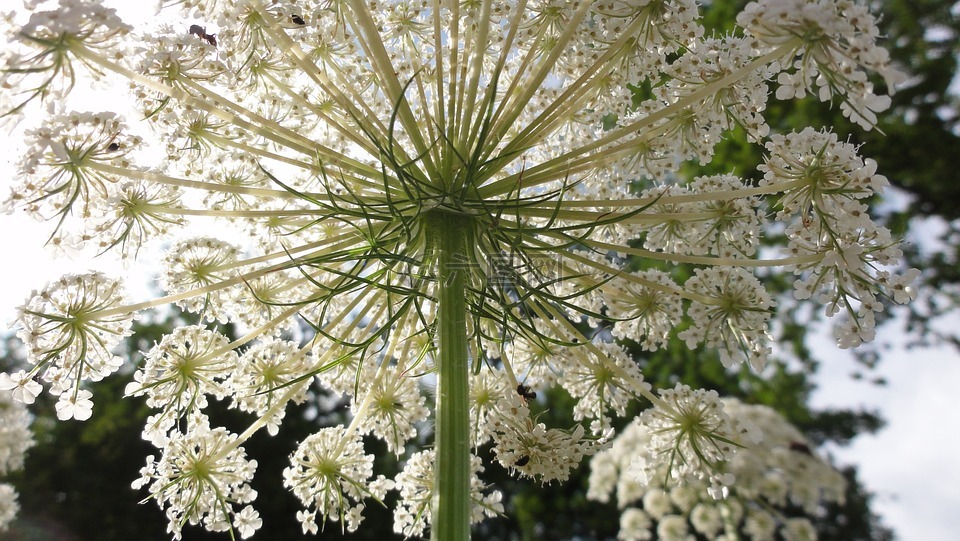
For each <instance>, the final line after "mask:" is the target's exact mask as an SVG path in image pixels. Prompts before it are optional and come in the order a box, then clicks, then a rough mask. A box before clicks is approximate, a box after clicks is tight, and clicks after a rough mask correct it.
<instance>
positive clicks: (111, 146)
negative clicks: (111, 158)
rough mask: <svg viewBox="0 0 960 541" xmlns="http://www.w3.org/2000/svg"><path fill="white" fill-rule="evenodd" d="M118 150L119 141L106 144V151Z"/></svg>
mask: <svg viewBox="0 0 960 541" xmlns="http://www.w3.org/2000/svg"><path fill="white" fill-rule="evenodd" d="M118 150H120V143H110V144H109V145H107V152H116V151H118Z"/></svg>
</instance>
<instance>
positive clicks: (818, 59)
mask: <svg viewBox="0 0 960 541" xmlns="http://www.w3.org/2000/svg"><path fill="white" fill-rule="evenodd" d="M737 23H738V24H740V25H741V26H743V28H744V32H745V33H746V34H747V35H749V36H751V37H755V38H756V39H757V40H758V42H760V43H762V44H763V46H764V47H766V48H775V47H777V46H779V45H781V44H783V43H785V42H788V41H790V40H791V39H794V38H797V37H801V38H802V39H803V41H804V43H803V45H802V46H800V47H797V50H796V51H794V52H793V53H791V55H790V56H786V57H784V58H783V60H782V63H783V64H784V66H785V67H786V68H787V69H786V70H785V71H783V72H781V73H780V74H779V76H778V77H777V83H778V84H779V85H780V86H779V87H778V88H777V98H779V99H791V98H800V97H803V96H804V95H805V94H806V93H808V92H809V93H810V94H813V95H815V96H818V97H819V98H820V100H821V101H828V100H830V99H831V98H833V97H835V96H838V95H839V96H841V97H842V99H843V101H842V102H841V110H842V111H843V114H844V115H845V116H848V117H850V120H852V121H854V122H856V123H858V124H860V125H861V126H863V127H864V128H866V129H870V128H872V127H873V126H874V125H876V123H877V113H879V112H881V111H884V110H886V109H887V108H888V107H889V106H890V98H889V97H888V96H878V95H876V94H874V92H873V84H872V83H871V82H870V81H869V80H868V79H867V72H866V71H865V70H870V71H872V72H875V73H878V74H880V75H882V76H883V78H884V80H885V82H886V84H887V86H888V87H890V88H892V87H893V85H894V84H895V83H898V82H900V81H901V80H902V78H903V75H902V74H901V73H900V72H898V71H897V70H896V69H895V68H893V67H892V66H891V64H890V54H889V53H888V52H887V50H886V49H884V48H883V47H880V46H879V45H877V43H876V40H877V37H878V36H879V34H880V31H879V29H878V28H877V26H876V20H875V18H874V17H873V15H871V14H870V11H869V10H868V8H867V6H866V5H864V4H862V3H859V2H854V1H852V0H840V1H837V0H812V1H811V0H761V1H759V2H751V3H750V4H748V5H747V6H746V7H745V8H744V10H743V11H742V12H741V13H740V15H739V16H738V17H737ZM794 57H795V59H794Z"/></svg>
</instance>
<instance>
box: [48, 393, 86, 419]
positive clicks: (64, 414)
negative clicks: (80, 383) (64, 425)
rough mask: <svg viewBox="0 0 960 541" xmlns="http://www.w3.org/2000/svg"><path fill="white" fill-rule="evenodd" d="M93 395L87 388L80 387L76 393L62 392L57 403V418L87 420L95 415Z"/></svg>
mask: <svg viewBox="0 0 960 541" xmlns="http://www.w3.org/2000/svg"><path fill="white" fill-rule="evenodd" d="M92 396H93V393H91V392H90V391H88V390H86V389H80V390H78V391H77V392H76V393H74V394H70V393H62V394H61V395H60V399H59V400H58V401H57V405H56V409H57V419H60V420H61V421H67V420H69V419H76V420H78V421H86V420H87V419H89V418H90V416H91V415H93V401H92V400H90V398H91V397H92Z"/></svg>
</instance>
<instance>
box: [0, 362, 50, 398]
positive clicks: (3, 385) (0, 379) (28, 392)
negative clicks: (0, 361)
mask: <svg viewBox="0 0 960 541" xmlns="http://www.w3.org/2000/svg"><path fill="white" fill-rule="evenodd" d="M0 390H4V391H9V390H13V393H12V394H13V399H14V400H16V401H18V402H23V403H24V404H33V403H34V401H36V399H37V396H38V395H39V394H40V392H41V391H43V387H42V386H41V385H40V384H39V383H37V382H36V381H33V376H31V375H30V374H28V373H27V372H26V371H24V370H20V371H18V372H14V373H13V375H10V374H7V373H6V372H2V373H0Z"/></svg>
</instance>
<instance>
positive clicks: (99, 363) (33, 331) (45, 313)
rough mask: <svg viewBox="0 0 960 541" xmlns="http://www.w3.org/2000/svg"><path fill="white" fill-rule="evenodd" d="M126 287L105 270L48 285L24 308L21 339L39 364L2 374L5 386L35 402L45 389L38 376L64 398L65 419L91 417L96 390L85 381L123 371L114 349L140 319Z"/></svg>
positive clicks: (61, 410) (30, 358)
mask: <svg viewBox="0 0 960 541" xmlns="http://www.w3.org/2000/svg"><path fill="white" fill-rule="evenodd" d="M124 301H125V296H124V293H123V286H122V285H121V284H120V282H118V281H116V280H113V279H110V278H108V277H107V276H105V275H104V274H102V273H98V272H94V273H90V274H79V275H67V276H64V277H63V278H60V279H59V280H57V281H55V282H52V283H51V284H49V285H47V287H46V288H44V289H43V290H42V291H40V292H39V293H37V292H34V294H33V295H32V296H31V297H30V298H29V299H28V300H27V302H26V304H24V305H23V306H21V307H20V308H19V312H20V317H19V318H18V319H19V322H20V330H18V331H17V337H19V338H20V339H21V340H23V343H24V344H25V345H26V346H27V359H28V361H29V362H30V364H31V365H33V367H32V368H31V369H30V370H29V371H26V370H20V371H18V372H16V373H14V374H12V375H10V374H0V388H3V389H13V392H14V396H15V397H16V398H17V399H18V400H21V401H22V402H24V403H27V404H32V403H33V401H34V400H35V399H36V396H37V394H39V392H40V391H41V387H40V385H39V384H38V383H37V382H36V381H34V379H33V378H34V377H35V376H39V378H40V379H42V380H43V381H45V382H47V383H49V384H50V393H51V394H54V395H56V396H58V397H60V401H59V402H58V403H57V416H58V417H59V418H60V419H61V420H66V419H71V418H76V419H77V420H81V421H83V420H86V419H89V418H90V415H91V414H92V407H93V403H92V402H91V401H90V397H91V396H92V395H91V393H90V391H87V390H85V389H81V388H80V385H81V384H82V383H83V382H84V381H100V380H101V379H103V378H105V377H107V376H109V375H110V374H112V373H114V372H116V371H117V369H119V368H120V366H121V365H122V364H123V359H121V358H120V357H118V356H116V355H114V354H113V351H112V350H113V348H114V346H116V345H117V344H118V343H119V342H120V340H121V339H123V338H124V337H125V336H127V335H129V334H130V325H131V323H132V322H133V319H134V317H135V315H134V314H132V313H130V312H129V311H127V310H125V309H121V310H119V311H116V310H115V309H116V308H117V307H118V306H122V305H123V304H124Z"/></svg>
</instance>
